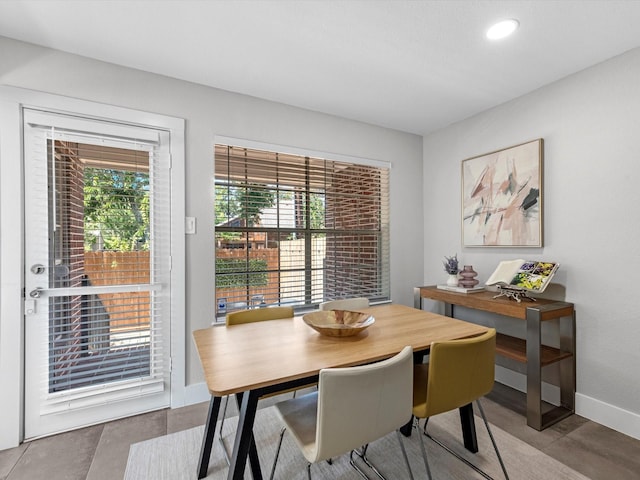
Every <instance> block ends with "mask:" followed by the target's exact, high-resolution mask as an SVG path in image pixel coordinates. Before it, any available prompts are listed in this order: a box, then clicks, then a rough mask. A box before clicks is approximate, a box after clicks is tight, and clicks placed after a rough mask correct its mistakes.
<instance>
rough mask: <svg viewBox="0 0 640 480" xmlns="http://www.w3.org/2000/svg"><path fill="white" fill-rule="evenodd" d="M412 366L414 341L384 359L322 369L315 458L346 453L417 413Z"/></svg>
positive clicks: (388, 431) (396, 427)
mask: <svg viewBox="0 0 640 480" xmlns="http://www.w3.org/2000/svg"><path fill="white" fill-rule="evenodd" d="M412 372H413V349H412V348H411V347H409V346H407V347H404V349H403V350H402V351H401V352H400V353H399V354H397V355H395V356H394V357H392V358H389V359H387V360H383V361H381V362H377V363H372V364H369V365H363V366H357V367H347V368H329V369H323V370H321V371H320V379H319V385H318V412H317V419H316V422H317V423H316V443H315V448H316V452H315V454H316V455H315V459H314V460H313V461H315V462H317V461H320V460H326V459H328V458H331V457H336V456H339V455H342V454H344V453H345V452H348V451H350V450H353V449H354V448H358V447H361V446H362V445H365V444H367V443H370V442H372V441H374V440H377V439H379V438H381V437H384V436H385V435H387V434H388V433H390V432H393V431H394V430H397V429H399V428H400V427H401V426H402V425H404V424H406V423H407V422H408V421H409V420H410V419H411V407H412V391H413V373H412ZM308 458H309V457H307V459H308Z"/></svg>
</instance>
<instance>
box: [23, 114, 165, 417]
mask: <svg viewBox="0 0 640 480" xmlns="http://www.w3.org/2000/svg"><path fill="white" fill-rule="evenodd" d="M46 117H47V116H46V114H42V113H40V112H29V111H27V112H26V114H25V122H26V125H27V130H26V142H28V145H27V148H26V150H25V151H26V153H27V156H26V158H25V160H26V161H25V165H26V167H25V168H27V169H28V170H29V178H30V183H29V185H30V188H31V189H32V191H31V192H30V195H32V196H33V199H32V202H33V205H34V208H32V209H31V213H30V215H31V218H29V219H28V230H29V232H30V235H31V236H30V237H29V238H28V239H27V240H28V242H29V248H28V250H29V252H30V253H29V259H30V260H28V265H27V267H30V266H31V264H32V263H33V264H41V265H43V266H45V269H44V272H43V274H42V276H41V279H40V281H41V282H44V284H45V285H48V288H42V289H40V292H39V293H40V296H39V297H38V298H37V300H36V302H37V303H38V306H37V308H36V312H38V313H37V315H38V318H39V320H38V321H40V322H41V323H42V325H43V326H44V327H43V328H42V329H41V330H42V331H41V334H40V335H39V339H40V341H39V342H36V343H35V344H33V345H32V346H30V347H29V350H30V351H29V352H28V354H34V355H35V356H36V358H42V359H43V361H42V367H43V371H46V372H47V373H46V375H42V377H41V378H42V390H41V391H42V392H43V394H42V398H41V402H42V403H41V407H40V410H41V412H42V413H43V414H46V413H54V412H57V411H62V410H68V409H73V408H80V407H86V406H89V405H92V404H96V403H98V404H99V403H105V402H110V401H115V400H119V399H123V398H130V397H132V396H141V395H145V394H147V393H157V392H159V391H163V390H165V389H166V388H167V382H168V367H169V365H168V359H169V345H168V342H167V341H165V337H166V330H167V325H168V323H166V321H165V319H167V318H169V314H168V311H169V298H166V296H165V295H164V294H163V288H162V285H168V282H169V266H168V262H167V258H168V257H169V241H168V239H169V238H170V235H169V227H170V226H169V220H168V219H169V217H170V215H169V201H168V199H169V198H170V189H169V181H168V176H167V175H156V174H155V172H158V171H159V169H160V168H165V169H168V159H167V158H163V155H161V154H160V152H159V150H158V145H159V143H160V142H159V140H160V139H159V138H158V133H157V132H152V131H146V130H144V129H138V128H135V127H125V126H121V125H111V127H113V128H114V129H115V131H113V132H111V133H112V134H109V133H108V132H109V130H108V127H109V125H106V126H101V129H100V131H101V132H107V133H103V134H101V135H98V134H94V133H90V132H86V131H82V130H80V129H77V130H74V129H73V128H64V129H63V128H57V124H56V126H52V125H51V123H52V122H51V120H50V119H49V122H50V124H49V125H47V124H46V120H47V118H46ZM30 120H31V121H30ZM67 120H68V121H67ZM65 121H66V122H65ZM41 122H42V123H41ZM73 122H82V121H81V120H78V119H74V118H68V117H62V116H60V117H59V118H58V122H57V123H63V124H65V125H69V124H71V126H73ZM43 123H44V124H43ZM85 123H86V122H85ZM136 131H142V133H143V135H142V138H140V136H136V137H134V136H133V135H132V136H130V137H126V136H123V134H125V133H128V134H129V135H131V134H132V133H134V134H135V133H136ZM145 137H146V138H145ZM154 137H155V138H154ZM36 278H37V277H36ZM44 302H46V304H45V303H44ZM27 321H32V320H31V319H29V318H28V319H27Z"/></svg>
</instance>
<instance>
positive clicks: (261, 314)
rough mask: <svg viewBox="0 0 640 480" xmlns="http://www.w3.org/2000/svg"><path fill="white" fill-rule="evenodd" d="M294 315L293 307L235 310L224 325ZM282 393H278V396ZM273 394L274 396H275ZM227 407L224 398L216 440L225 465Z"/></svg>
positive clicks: (226, 456)
mask: <svg viewBox="0 0 640 480" xmlns="http://www.w3.org/2000/svg"><path fill="white" fill-rule="evenodd" d="M294 315H295V313H294V310H293V307H265V308H252V309H248V310H237V311H235V312H229V313H227V316H226V324H227V326H230V325H239V324H242V323H253V322H262V321H265V320H277V319H279V318H292V317H293V316H294ZM280 393H283V392H278V393H277V394H280ZM277 394H274V395H277ZM228 405H229V397H228V396H226V397H225V403H224V408H223V410H222V419H221V420H220V430H219V433H218V440H219V441H220V444H221V445H222V451H223V452H224V456H225V459H226V461H227V464H229V463H230V461H231V460H230V458H229V453H228V452H227V448H226V446H225V444H224V440H223V438H222V428H223V427H224V419H225V417H226V415H227V407H228Z"/></svg>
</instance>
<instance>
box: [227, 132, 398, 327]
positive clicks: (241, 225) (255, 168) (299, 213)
mask: <svg viewBox="0 0 640 480" xmlns="http://www.w3.org/2000/svg"><path fill="white" fill-rule="evenodd" d="M372 163H373V162H372ZM215 196H216V198H215V215H216V246H215V249H216V255H215V262H216V300H217V306H218V308H217V317H218V319H219V320H223V318H224V314H225V313H226V312H227V311H231V310H239V309H243V308H254V307H262V306H270V305H293V306H295V307H310V306H313V305H317V304H318V303H320V302H322V301H325V300H333V299H337V298H348V297H356V296H357V297H367V298H369V299H370V301H382V300H388V299H389V295H390V294H389V291H390V287H389V169H388V168H381V167H378V166H370V165H366V164H359V163H355V162H349V161H344V160H342V159H340V160H332V159H328V158H317V157H311V156H305V155H296V154H291V153H278V152H274V151H266V150H258V149H253V148H246V147H244V146H234V145H223V144H217V145H216V146H215Z"/></svg>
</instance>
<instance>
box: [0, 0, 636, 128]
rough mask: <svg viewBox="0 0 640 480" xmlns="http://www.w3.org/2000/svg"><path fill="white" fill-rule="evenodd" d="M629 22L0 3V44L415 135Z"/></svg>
mask: <svg viewBox="0 0 640 480" xmlns="http://www.w3.org/2000/svg"><path fill="white" fill-rule="evenodd" d="M504 18H517V19H518V20H519V21H520V28H519V30H518V31H517V32H516V34H515V35H513V36H512V37H510V38H508V39H505V40H502V41H488V40H486V39H485V38H484V32H485V30H486V29H487V28H488V26H490V25H491V24H492V23H493V22H494V21H496V20H500V19H504ZM638 25H640V1H637V0H602V1H600V0H578V1H572V0H537V1H518V0H509V1H499V0H491V1H481V0H473V1H471V0H456V1H451V0H430V1H429V0H425V1H408V0H379V1H375V0H366V1H364V0H363V1H361V0H347V1H338V0H323V1H317V0H306V1H305V0H297V1H296V0H289V1H285V0H271V1H269V0H263V1H258V0H237V1H231V0H208V1H207V0H128V1H119V0H110V1H109V0H106V1H105V0H78V1H70V0H41V1H33V0H23V1H13V0H0V35H1V36H6V37H10V38H15V39H18V40H23V41H26V42H31V43H35V44H39V45H44V46H47V47H51V48H55V49H58V50H63V51H66V52H71V53H75V54H78V55H84V56H87V57H92V58H96V59H99V60H103V61H106V62H111V63H115V64H119V65H125V66H127V67H132V68H137V69H140V70H145V71H149V72H154V73H158V74H162V75H167V76H170V77H175V78H179V79H183V80H188V81H191V82H195V83H199V84H203V85H209V86H212V87H217V88H221V89H224V90H229V91H233V92H239V93H243V94H247V95H252V96H256V97H260V98H265V99H269V100H273V101H276V102H282V103H286V104H289V105H295V106H298V107H302V108H307V109H311V110H316V111H320V112H325V113H329V114H333V115H338V116H341V117H346V118H350V119H354V120H359V121H363V122H367V123H371V124H375V125H381V126H384V127H390V128H394V129H398V130H402V131H406V132H412V133H416V134H420V135H424V134H428V133H430V132H433V131H435V130H437V129H439V128H442V127H445V126H447V125H449V124H451V123H454V122H456V121H459V120H462V119H464V118H467V117H469V116H472V115H474V114H476V113H478V112H481V111H483V110H486V109H489V108H491V107H494V106H496V105H499V104H501V103H504V102H506V101H508V100H510V99H513V98H515V97H518V96H521V95H523V94H526V93H528V92H531V91H533V90H535V89H537V88H539V87H541V86H543V85H546V84H549V83H551V82H554V81H556V80H558V79H560V78H563V77H565V76H567V75H571V74H572V73H575V72H577V71H580V70H582V69H584V68H586V67H589V66H591V65H594V64H596V63H599V62H601V61H604V60H606V59H609V58H611V57H614V56H616V55H619V54H621V53H623V52H625V51H627V50H630V49H632V48H635V47H638V46H640V27H639V26H638Z"/></svg>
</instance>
